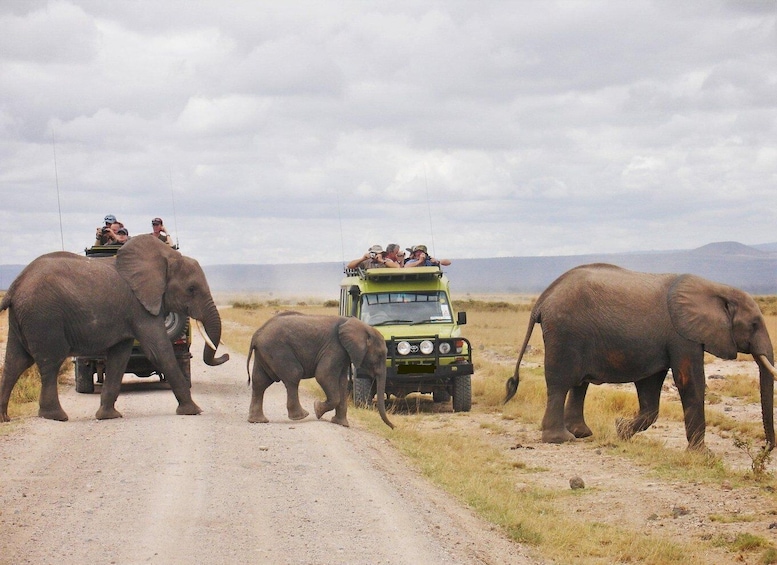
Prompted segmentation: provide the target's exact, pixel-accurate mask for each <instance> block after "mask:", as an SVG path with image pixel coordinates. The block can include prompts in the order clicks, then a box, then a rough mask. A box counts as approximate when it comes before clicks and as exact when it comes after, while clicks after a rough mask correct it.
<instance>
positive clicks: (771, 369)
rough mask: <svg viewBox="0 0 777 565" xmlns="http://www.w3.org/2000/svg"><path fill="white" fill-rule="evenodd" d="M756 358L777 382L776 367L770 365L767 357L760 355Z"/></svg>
mask: <svg viewBox="0 0 777 565" xmlns="http://www.w3.org/2000/svg"><path fill="white" fill-rule="evenodd" d="M756 358H757V359H758V360H759V361H760V362H761V363H762V364H763V366H764V367H766V369H767V370H768V371H769V372H770V373H771V374H772V377H774V380H775V381H777V369H775V368H774V365H772V364H771V363H769V359H767V358H766V355H763V354H760V355H756Z"/></svg>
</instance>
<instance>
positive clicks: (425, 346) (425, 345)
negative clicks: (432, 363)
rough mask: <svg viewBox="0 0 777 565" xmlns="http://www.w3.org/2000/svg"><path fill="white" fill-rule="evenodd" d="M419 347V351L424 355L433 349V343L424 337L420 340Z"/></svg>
mask: <svg viewBox="0 0 777 565" xmlns="http://www.w3.org/2000/svg"><path fill="white" fill-rule="evenodd" d="M420 349H421V353H423V354H424V355H429V354H430V353H431V352H432V351H434V344H433V343H432V342H431V341H429V340H428V339H425V340H423V341H422V342H421V345H420Z"/></svg>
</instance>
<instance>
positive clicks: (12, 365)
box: [0, 334, 35, 422]
mask: <svg viewBox="0 0 777 565" xmlns="http://www.w3.org/2000/svg"><path fill="white" fill-rule="evenodd" d="M34 362H35V361H34V360H33V358H32V357H31V356H30V354H29V353H27V351H26V350H25V349H24V348H23V347H22V344H21V343H20V342H19V339H18V338H17V337H16V336H14V335H13V334H12V335H9V336H8V343H7V345H6V350H5V365H4V366H3V380H2V382H0V422H9V421H10V418H9V417H8V402H9V401H10V399H11V391H12V390H13V387H14V386H16V383H17V381H18V380H19V377H20V376H21V375H22V373H24V371H26V370H27V369H29V368H30V367H32V365H33V363H34Z"/></svg>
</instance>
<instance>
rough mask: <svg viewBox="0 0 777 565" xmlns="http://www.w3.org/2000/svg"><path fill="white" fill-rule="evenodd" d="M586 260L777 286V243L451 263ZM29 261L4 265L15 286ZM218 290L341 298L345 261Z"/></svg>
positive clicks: (531, 284) (462, 271)
mask: <svg viewBox="0 0 777 565" xmlns="http://www.w3.org/2000/svg"><path fill="white" fill-rule="evenodd" d="M586 263H612V264H615V265H619V266H621V267H625V268H627V269H632V270H635V271H644V272H649V273H692V274H695V275H699V276H702V277H704V278H707V279H711V280H714V281H718V282H721V283H724V284H728V285H731V286H735V287H737V288H741V289H742V290H745V291H747V292H749V293H751V294H777V243H767V244H763V245H755V246H747V245H743V244H741V243H737V242H720V243H711V244H709V245H705V246H703V247H699V248H698V249H692V250H684V251H661V252H637V253H615V254H594V255H569V256H556V257H501V258H488V259H455V258H453V264H452V265H451V266H449V267H445V272H446V273H447V274H448V276H449V277H450V279H451V285H452V287H453V291H454V292H455V293H456V294H457V295H461V294H466V293H471V294H504V293H511V294H526V293H528V294H538V293H540V292H542V291H543V290H544V289H545V288H546V287H547V286H548V285H549V284H550V283H551V282H553V280H554V279H555V278H556V277H558V276H559V275H560V274H562V273H564V272H565V271H567V270H569V269H571V268H573V267H576V266H578V265H584V264H586ZM22 268H23V265H2V266H0V288H7V287H8V285H9V284H10V283H11V281H13V279H14V278H15V277H16V275H18V273H19V272H20V271H21V270H22ZM203 268H204V270H205V274H206V275H207V277H208V282H209V284H210V286H211V289H212V290H213V291H214V292H219V293H264V294H273V295H278V296H282V295H292V296H311V297H324V298H332V299H336V298H337V297H338V296H339V285H340V280H341V279H342V278H343V264H342V263H339V262H332V263H313V264H288V265H210V266H205V267H203Z"/></svg>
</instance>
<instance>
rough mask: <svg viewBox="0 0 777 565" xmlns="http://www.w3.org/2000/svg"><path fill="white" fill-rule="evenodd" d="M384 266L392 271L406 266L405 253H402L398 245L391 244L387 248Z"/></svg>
mask: <svg viewBox="0 0 777 565" xmlns="http://www.w3.org/2000/svg"><path fill="white" fill-rule="evenodd" d="M383 265H384V266H385V267H390V268H392V269H399V268H402V267H404V266H405V252H404V251H402V248H401V247H400V245H399V244H398V243H389V244H388V245H387V246H386V254H385V255H384V256H383Z"/></svg>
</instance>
